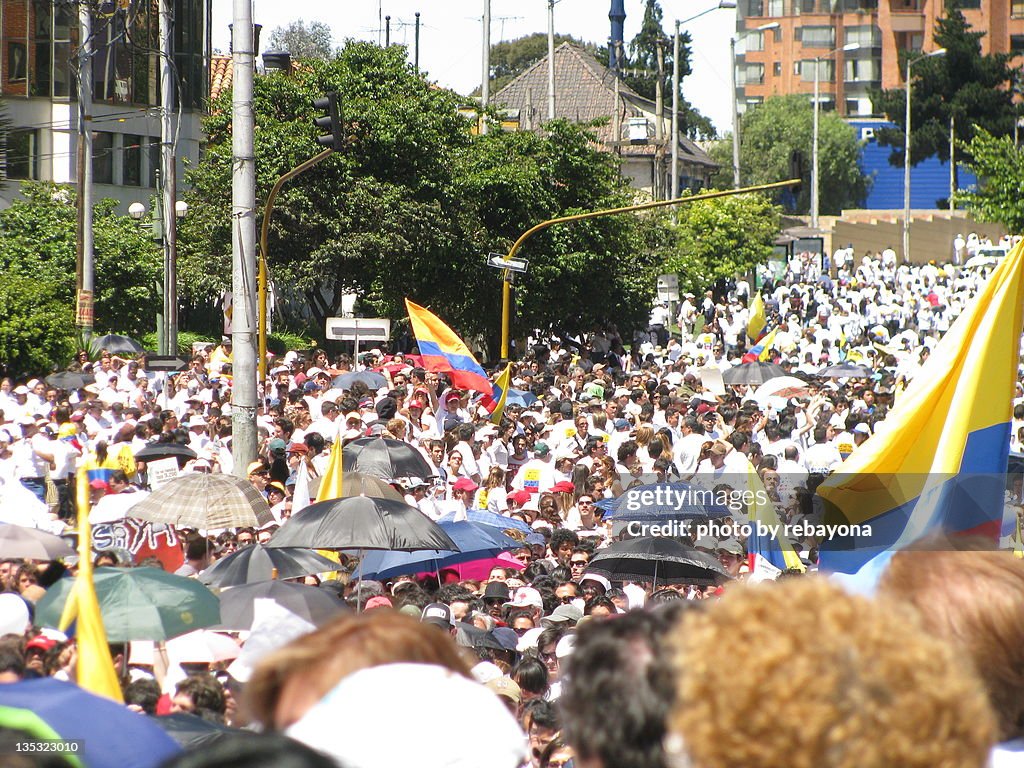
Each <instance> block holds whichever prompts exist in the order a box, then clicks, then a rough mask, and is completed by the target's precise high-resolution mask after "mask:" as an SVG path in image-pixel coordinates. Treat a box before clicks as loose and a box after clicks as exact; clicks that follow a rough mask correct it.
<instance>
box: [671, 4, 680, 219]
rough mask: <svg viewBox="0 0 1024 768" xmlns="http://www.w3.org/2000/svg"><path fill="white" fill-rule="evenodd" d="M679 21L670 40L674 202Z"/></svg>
mask: <svg viewBox="0 0 1024 768" xmlns="http://www.w3.org/2000/svg"><path fill="white" fill-rule="evenodd" d="M679 24H680V22H679V20H678V19H676V34H675V38H674V39H673V40H672V192H671V197H672V199H673V200H674V199H675V198H677V197H679Z"/></svg>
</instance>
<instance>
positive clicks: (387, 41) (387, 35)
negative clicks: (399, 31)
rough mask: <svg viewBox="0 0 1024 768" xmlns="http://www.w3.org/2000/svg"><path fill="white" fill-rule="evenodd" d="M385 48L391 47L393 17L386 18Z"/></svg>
mask: <svg viewBox="0 0 1024 768" xmlns="http://www.w3.org/2000/svg"><path fill="white" fill-rule="evenodd" d="M384 47H385V48H390V47H391V17H390V16H385V17H384Z"/></svg>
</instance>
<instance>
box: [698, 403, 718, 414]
mask: <svg viewBox="0 0 1024 768" xmlns="http://www.w3.org/2000/svg"><path fill="white" fill-rule="evenodd" d="M713 410H715V406H713V405H711V404H710V403H701V404H700V405H698V406H697V415H698V416H703V415H704V414H705V413H710V412H711V411H713Z"/></svg>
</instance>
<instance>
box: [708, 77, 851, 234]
mask: <svg viewBox="0 0 1024 768" xmlns="http://www.w3.org/2000/svg"><path fill="white" fill-rule="evenodd" d="M813 122H814V107H813V105H812V104H811V102H810V100H809V99H808V98H807V97H806V96H802V95H800V94H792V95H789V96H773V97H771V98H769V99H766V100H765V102H764V103H763V104H759V105H757V106H755V107H753V108H752V109H749V110H748V111H747V112H746V113H745V114H744V115H743V120H742V123H741V125H740V178H741V179H742V180H743V184H744V185H756V184H770V183H772V182H776V181H783V180H785V179H788V178H791V176H790V174H791V173H792V172H793V170H794V166H796V167H797V169H798V170H799V171H800V176H801V178H802V179H803V184H801V186H800V189H799V191H798V194H796V195H794V194H793V192H792V191H790V190H786V191H785V192H780V193H777V194H776V195H775V200H776V201H777V202H781V203H782V204H783V205H784V206H785V207H786V209H787V210H788V211H791V212H796V213H806V212H807V211H809V210H810V199H811V165H812V162H811V159H812V155H813V146H812V145H813ZM711 157H712V159H714V160H715V161H716V162H718V163H719V166H720V168H719V172H718V175H717V176H716V177H715V179H714V180H713V182H714V183H716V184H718V185H719V186H723V187H727V186H732V144H731V143H730V142H727V141H723V142H719V143H718V144H716V145H715V146H714V147H712V149H711ZM859 158H860V142H859V141H858V140H857V134H856V131H855V130H854V129H853V128H852V127H851V126H849V125H847V124H846V123H845V122H844V121H843V119H842V118H840V117H839V115H837V114H836V113H834V112H821V113H819V116H818V162H819V165H820V170H819V176H818V178H819V185H818V187H819V194H820V198H819V205H818V210H819V212H821V213H822V214H826V215H829V214H831V215H836V214H839V213H840V212H841V211H842V209H843V208H855V207H858V206H860V205H862V204H863V202H864V199H865V198H866V197H867V193H868V188H869V184H870V179H869V178H868V177H867V176H865V174H864V172H863V171H862V170H861V168H860V164H859ZM794 161H795V162H794Z"/></svg>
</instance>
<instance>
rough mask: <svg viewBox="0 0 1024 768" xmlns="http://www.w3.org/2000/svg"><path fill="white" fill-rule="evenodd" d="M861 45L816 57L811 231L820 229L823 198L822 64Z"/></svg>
mask: <svg viewBox="0 0 1024 768" xmlns="http://www.w3.org/2000/svg"><path fill="white" fill-rule="evenodd" d="M859 48H860V43H847V44H846V45H844V46H842V47H841V48H836V49H835V50H832V51H829V52H828V53H826V54H825V55H823V56H815V57H814V132H813V139H812V143H811V229H817V228H818V207H819V204H820V202H821V198H820V197H819V195H818V181H819V173H820V166H819V165H818V115H819V113H820V112H821V93H820V88H819V80H820V77H821V62H822V61H827V60H828V59H830V58H832V57H833V56H835V55H836V54H837V53H839V52H840V51H844V52H845V51H856V50H858V49H859Z"/></svg>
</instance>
